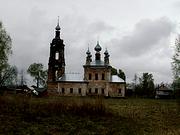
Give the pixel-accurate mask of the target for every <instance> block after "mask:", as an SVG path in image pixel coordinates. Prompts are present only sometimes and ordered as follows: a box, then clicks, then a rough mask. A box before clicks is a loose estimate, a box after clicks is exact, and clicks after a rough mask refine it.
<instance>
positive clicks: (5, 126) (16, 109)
mask: <svg viewBox="0 0 180 135" xmlns="http://www.w3.org/2000/svg"><path fill="white" fill-rule="evenodd" d="M1 134H2V135H8V134H17V135H41V134H42V135H51V134H52V135H61V134H65V135H66V134H84V135H87V134H111V135H116V134H117V135H180V103H179V102H177V101H176V100H155V99H103V98H78V97H64V98H63V97H54V98H29V97H23V96H13V97H12V96H6V97H2V96H1V97H0V135H1Z"/></svg>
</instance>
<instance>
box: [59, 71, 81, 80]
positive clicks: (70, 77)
mask: <svg viewBox="0 0 180 135" xmlns="http://www.w3.org/2000/svg"><path fill="white" fill-rule="evenodd" d="M58 81H70V82H84V80H83V75H82V74H80V73H66V74H64V75H63V76H62V77H60V78H59V80H58Z"/></svg>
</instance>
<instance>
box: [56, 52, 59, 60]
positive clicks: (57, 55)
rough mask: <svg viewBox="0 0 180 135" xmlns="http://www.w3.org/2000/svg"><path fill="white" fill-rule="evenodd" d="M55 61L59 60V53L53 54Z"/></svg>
mask: <svg viewBox="0 0 180 135" xmlns="http://www.w3.org/2000/svg"><path fill="white" fill-rule="evenodd" d="M55 59H56V60H58V59H59V53H58V52H56V53H55Z"/></svg>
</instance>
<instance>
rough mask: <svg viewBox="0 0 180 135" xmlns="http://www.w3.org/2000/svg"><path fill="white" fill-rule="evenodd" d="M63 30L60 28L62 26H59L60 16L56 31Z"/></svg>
mask: <svg viewBox="0 0 180 135" xmlns="http://www.w3.org/2000/svg"><path fill="white" fill-rule="evenodd" d="M60 29H61V28H60V26H59V16H58V22H57V26H56V30H58V31H59V30H60Z"/></svg>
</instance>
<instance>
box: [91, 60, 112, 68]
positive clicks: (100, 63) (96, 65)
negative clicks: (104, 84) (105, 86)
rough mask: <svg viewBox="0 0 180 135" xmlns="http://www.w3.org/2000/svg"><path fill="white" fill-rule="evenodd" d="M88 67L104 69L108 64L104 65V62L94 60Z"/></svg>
mask: <svg viewBox="0 0 180 135" xmlns="http://www.w3.org/2000/svg"><path fill="white" fill-rule="evenodd" d="M90 66H93V67H106V66H110V65H109V64H108V65H107V64H105V63H104V61H101V60H94V61H92V62H91V63H90Z"/></svg>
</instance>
